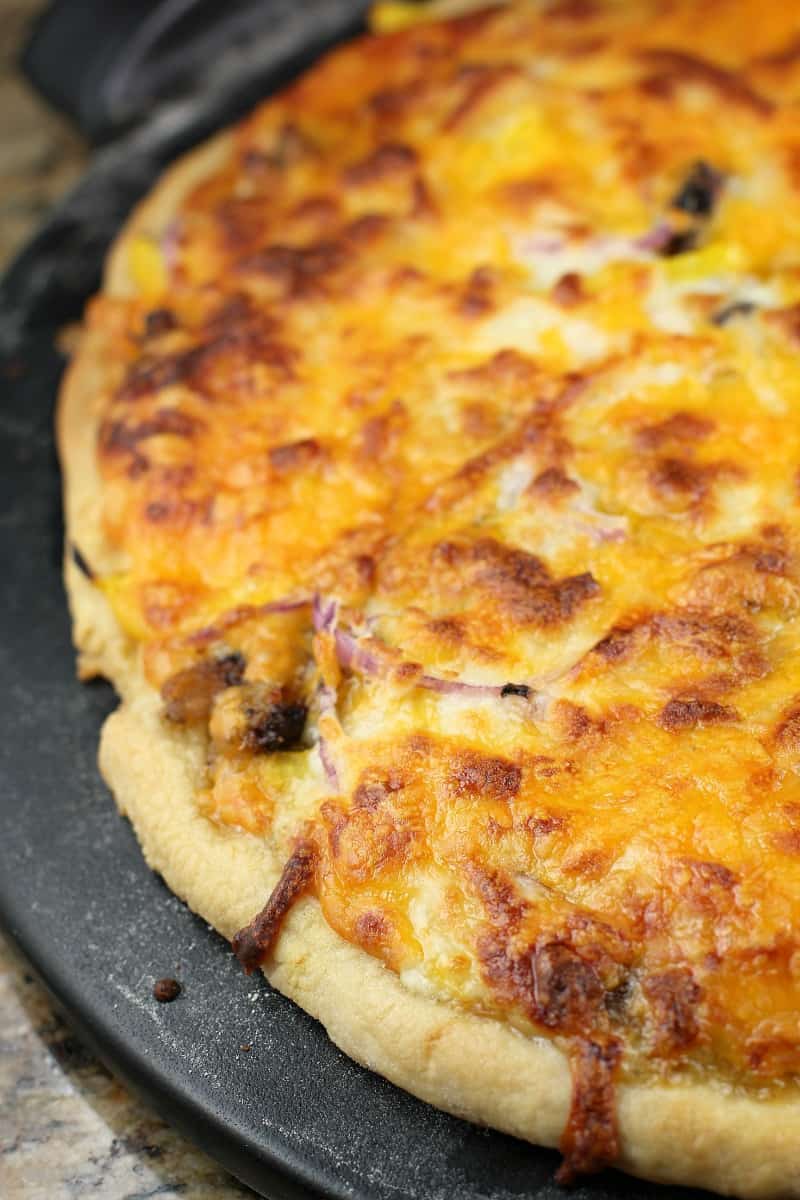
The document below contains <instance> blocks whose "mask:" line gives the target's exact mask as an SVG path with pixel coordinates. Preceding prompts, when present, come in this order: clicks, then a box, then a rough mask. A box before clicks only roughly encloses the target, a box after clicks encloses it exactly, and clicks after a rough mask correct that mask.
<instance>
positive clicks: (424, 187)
mask: <svg viewBox="0 0 800 1200" xmlns="http://www.w3.org/2000/svg"><path fill="white" fill-rule="evenodd" d="M792 8H793V6H792V5H786V4H782V3H779V2H778V0H775V2H774V3H773V2H767V3H760V4H758V5H757V6H756V5H755V4H754V3H749V2H748V0H721V2H720V3H718V4H716V5H715V8H714V19H713V21H711V20H710V19H709V21H708V22H705V23H698V21H697V17H696V6H695V5H694V4H693V3H692V2H691V0H676V2H674V3H671V4H666V3H661V2H659V0H649V2H648V3H645V4H643V5H637V6H627V5H622V4H618V3H616V4H615V3H611V2H601V0H596V2H592V3H582V4H571V3H563V4H555V5H551V6H545V5H543V4H537V3H518V4H514V5H511V6H507V7H503V8H499V9H496V10H493V11H490V12H484V13H481V14H476V15H472V16H467V17H464V18H462V19H457V20H454V21H452V22H449V23H443V24H423V25H419V26H417V25H416V24H414V22H413V21H412V19H411V18H412V13H411V10H410V6H406V5H396V4H392V5H383V6H381V9H380V12H379V19H378V28H379V29H381V30H400V31H399V32H394V33H387V34H386V35H385V39H384V40H380V39H379V40H374V39H373V40H367V41H365V42H362V43H356V44H355V45H354V46H352V47H349V48H346V49H344V50H342V51H340V52H338V53H337V54H335V55H334V56H332V57H331V58H329V59H327V60H326V61H325V62H324V63H323V64H322V65H320V66H319V67H318V68H317V69H316V70H315V71H314V72H312V73H311V75H309V76H308V77H307V78H306V79H304V80H301V81H300V82H299V83H298V84H296V85H295V86H294V87H293V88H291V89H289V90H288V91H287V92H286V93H284V94H283V95H282V96H280V97H279V98H277V99H276V100H273V101H270V102H268V103H267V104H265V105H264V106H262V107H261V108H259V109H257V110H256V112H255V113H254V114H253V115H252V117H250V118H249V119H248V120H247V121H246V122H244V123H243V124H242V125H241V126H240V127H239V129H238V131H237V133H236V137H235V144H234V147H233V149H232V151H231V156H230V161H229V163H228V164H227V166H226V167H224V168H223V169H221V170H220V171H219V172H218V173H217V174H216V175H215V176H214V177H213V178H211V179H209V180H207V181H206V182H204V183H203V184H201V185H200V186H199V187H197V188H196V189H195V190H194V192H193V193H192V194H191V195H190V196H189V197H188V199H187V200H186V202H185V204H184V206H183V207H182V209H181V210H180V212H179V213H178V214H177V215H176V218H175V222H174V224H173V226H172V227H171V230H170V236H169V246H168V247H166V248H162V252H161V255H160V257H159V256H158V255H157V254H156V251H155V250H154V247H153V245H152V244H147V245H143V244H140V243H138V242H137V243H134V244H132V246H131V255H132V263H131V268H132V273H133V277H134V280H135V283H136V288H137V292H136V294H135V295H133V296H132V297H131V298H130V299H128V300H125V301H121V300H113V301H112V300H109V299H100V300H98V301H96V302H95V303H94V305H93V307H92V310H91V314H90V319H91V320H92V321H93V322H96V323H98V324H99V325H101V326H103V327H104V328H106V329H107V330H108V331H109V332H110V334H111V335H112V336H114V337H115V338H116V350H117V364H118V366H117V374H118V378H117V379H116V380H115V388H114V390H113V391H112V392H109V394H108V395H107V396H106V397H105V398H104V410H103V411H104V420H103V428H102V432H101V444H100V459H101V463H102V467H103V471H104V477H105V488H106V491H105V524H106V529H107V532H108V536H109V539H110V540H111V541H112V542H113V543H114V545H115V546H117V547H118V548H119V550H120V552H121V555H122V556H123V561H124V562H125V564H126V566H125V569H124V570H121V571H120V572H118V573H117V574H116V575H114V576H113V577H110V578H108V579H104V580H101V581H100V586H101V587H103V589H104V590H105V592H106V595H107V596H108V597H109V599H110V600H111V603H112V604H113V606H114V608H115V610H116V612H117V615H118V617H119V620H120V622H121V623H122V624H123V625H124V627H125V628H126V629H127V630H128V631H129V632H130V633H131V634H132V635H133V636H134V637H136V638H137V639H139V640H140V641H141V643H142V645H143V650H144V655H145V662H146V666H147V670H148V672H149V675H150V678H151V680H152V681H153V683H154V685H156V686H160V685H161V684H162V683H163V682H164V680H165V679H167V678H168V677H170V676H174V675H175V674H176V672H179V671H180V670H186V669H187V668H188V667H191V665H192V664H194V663H196V662H197V661H198V659H199V658H200V657H201V656H203V655H208V654H219V653H221V652H222V651H225V652H230V651H231V650H236V651H239V652H240V653H241V654H242V655H243V656H244V660H245V664H246V666H245V684H247V685H256V684H263V685H264V686H266V685H269V686H274V687H284V688H288V689H289V690H291V691H292V692H293V693H294V694H295V695H302V696H304V697H305V699H306V702H307V703H308V705H309V707H310V717H309V722H308V725H307V729H306V733H305V741H304V743H303V744H302V745H300V746H299V747H296V748H295V749H294V750H292V752H290V753H274V754H265V753H254V752H253V750H252V749H248V748H247V745H245V744H244V743H242V744H241V745H238V746H237V745H233V744H232V743H229V742H225V743H224V744H223V743H221V742H219V740H218V739H217V740H216V741H215V750H214V757H213V759H212V765H211V767H210V769H209V781H208V788H207V789H206V790H205V791H204V793H203V795H202V797H201V806H202V810H203V811H204V812H205V813H206V814H207V815H208V816H209V819H212V820H216V821H219V822H223V823H227V824H234V825H238V826H240V827H242V828H244V829H247V830H248V831H249V832H250V833H251V834H253V835H254V836H271V837H274V838H276V839H277V840H278V842H279V843H280V844H281V845H286V846H287V847H288V846H289V844H290V842H291V839H292V837H293V836H294V835H295V834H296V833H297V831H298V830H300V829H301V828H306V829H307V828H311V829H312V830H313V837H314V838H315V839H316V845H317V847H318V856H319V858H318V867H317V874H316V878H315V888H316V891H317V894H318V896H319V899H320V902H321V904H322V906H323V910H324V912H325V915H326V917H327V919H328V920H329V921H330V923H331V924H332V925H333V927H334V928H335V929H336V930H338V931H339V933H340V934H341V935H342V936H343V937H345V938H348V939H351V940H353V941H355V942H357V943H358V944H360V945H362V946H363V947H364V948H365V949H366V950H367V951H369V952H370V953H372V954H376V955H378V956H380V957H382V958H383V960H384V961H385V962H386V963H387V965H388V966H390V967H391V968H392V969H394V970H396V971H398V972H400V974H401V977H402V979H403V980H404V981H405V982H406V983H407V984H408V986H409V987H410V988H414V989H416V990H421V991H424V992H426V993H431V994H435V995H438V996H441V997H446V998H449V999H450V1000H452V1002H453V1003H457V1004H461V1005H464V1006H467V1007H469V1008H472V1009H475V1010H477V1011H480V1012H484V1013H491V1014H493V1015H494V1016H496V1017H498V1018H499V1019H502V1020H508V1021H510V1022H512V1023H514V1024H515V1025H516V1026H517V1027H518V1028H520V1029H522V1030H523V1031H525V1032H528V1033H541V1032H542V1031H549V1032H550V1033H551V1034H554V1035H556V1036H562V1037H564V1038H567V1039H574V1038H576V1037H584V1038H599V1039H601V1040H604V1044H606V1045H610V1044H612V1043H613V1044H614V1045H617V1046H620V1047H622V1048H623V1050H624V1061H623V1064H622V1067H621V1070H622V1071H623V1072H630V1073H633V1074H641V1073H643V1072H644V1073H647V1072H655V1071H663V1070H665V1069H667V1065H669V1064H671V1065H672V1066H673V1067H674V1066H675V1065H676V1064H681V1065H683V1066H686V1065H688V1066H691V1065H694V1066H700V1065H702V1066H704V1067H712V1068H713V1069H714V1070H715V1071H716V1072H717V1073H718V1074H722V1075H726V1076H727V1077H729V1078H731V1079H735V1080H737V1081H738V1082H739V1084H740V1085H741V1086H750V1085H754V1086H758V1087H763V1086H764V1084H765V1083H773V1082H776V1081H779V1080H784V1079H786V1078H790V1077H792V1076H794V1075H796V1074H797V1072H798V1071H799V1070H800V1031H798V1028H797V1017H796V1013H797V1012H798V1011H800V968H799V967H798V963H800V954H799V953H798V940H797V939H798V935H797V930H798V929H799V928H800V715H798V714H799V713H800V669H799V668H798V665H797V664H798V662H799V661H800V659H799V658H798V653H797V652H798V647H799V646H800V509H798V504H799V503H800V493H799V492H798V477H799V473H800V425H799V424H798V421H797V420H796V419H795V418H796V417H797V415H798V412H800V370H799V369H798V345H800V317H798V312H797V309H796V308H792V304H794V303H796V301H797V298H798V294H800V261H798V250H797V247H798V246H800V216H798V214H800V136H798V132H797V127H796V113H797V107H796V106H797V103H798V101H800V55H798V54H797V53H796V52H795V53H794V54H793V55H792V54H790V53H789V52H788V51H787V47H791V46H793V45H796V41H794V40H793V39H796V34H797V26H796V17H795V15H793V12H792ZM756 16H757V20H756V19H755V18H756ZM406 26H409V27H408V28H406ZM702 39H705V44H704V43H703V42H702ZM698 161H702V162H703V163H706V164H708V166H709V167H711V169H712V171H713V172H714V178H715V179H716V184H715V192H714V195H713V196H712V197H711V199H708V198H706V201H698V202H697V204H699V205H700V207H701V208H703V205H704V204H705V206H706V208H707V210H708V211H705V210H704V211H702V212H700V213H699V214H698V213H697V212H696V211H695V212H688V213H687V212H686V211H685V209H686V204H684V206H683V209H681V208H680V206H678V205H676V203H675V201H676V197H677V196H678V195H679V194H680V191H681V189H682V188H683V187H686V186H688V184H687V181H688V180H690V179H691V172H692V170H693V169H694V165H695V164H696V163H697V162H698ZM688 206H689V208H691V207H692V202H689V205H688ZM665 227H666V228H667V233H668V234H669V235H670V236H672V235H674V236H675V237H678V238H680V237H684V238H685V241H684V243H683V244H678V243H676V244H675V245H674V246H673V247H672V249H673V250H675V252H674V253H671V254H669V255H668V256H667V255H665V254H664V249H665V239H664V237H663V236H661V234H663V232H664V228H665ZM659 230H660V231H661V234H659V232H658V231H659ZM654 231H655V233H654ZM737 306H738V307H737ZM154 310H155V311H154ZM313 594H317V595H318V596H319V597H322V598H323V599H324V601H325V603H328V602H329V601H330V600H332V599H335V600H336V602H337V605H338V608H337V614H336V622H337V628H336V630H333V629H330V628H327V629H326V628H322V629H319V630H318V631H317V637H316V638H313V639H312V631H311V610H310V607H307V608H305V609H302V608H299V609H297V610H293V611H292V613H291V615H286V614H285V613H282V612H276V611H275V610H274V607H273V608H270V607H267V608H266V609H263V608H259V606H264V605H267V606H269V605H273V606H274V605H276V604H277V605H280V602H281V601H283V600H285V598H287V597H288V598H289V599H290V600H295V601H297V602H298V603H299V602H301V601H303V600H304V599H310V597H311V596H312V595H313ZM506 683H513V684H514V685H515V690H512V691H511V693H510V694H508V692H507V694H505V695H504V694H501V688H502V686H503V685H504V684H506ZM321 684H324V687H323V688H322V690H320V686H321ZM464 685H471V686H464ZM525 689H528V692H527V694H521V693H524V692H525ZM221 703H222V701H221V700H220V699H219V698H218V699H217V704H221ZM222 724H223V722H222V717H221V716H219V717H218V718H217V725H215V724H214V720H213V718H212V732H213V730H214V729H215V728H217V726H219V727H222ZM215 737H216V735H215ZM287 853H288V849H287ZM565 963H566V966H565ZM548 980H549V981H550V983H548ZM576 981H577V982H576ZM548 996H550V997H551V998H550V1000H548V999H547V997H548ZM553 996H561V1000H560V1001H558V1002H557V1001H556V1000H555V999H553V998H552V997H553Z"/></svg>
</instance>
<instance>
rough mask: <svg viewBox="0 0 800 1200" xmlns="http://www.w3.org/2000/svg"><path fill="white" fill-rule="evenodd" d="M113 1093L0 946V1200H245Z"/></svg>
mask: <svg viewBox="0 0 800 1200" xmlns="http://www.w3.org/2000/svg"><path fill="white" fill-rule="evenodd" d="M252 1194H253V1193H252V1192H250V1191H248V1190H247V1189H246V1188H244V1187H241V1186H240V1185H239V1184H237V1183H236V1181H235V1180H233V1179H232V1178H231V1177H230V1176H229V1175H227V1174H226V1173H225V1172H224V1171H222V1170H221V1169H220V1168H219V1167H217V1166H216V1165H215V1164H214V1163H212V1162H211V1161H210V1160H209V1159H208V1158H206V1157H205V1155H203V1154H201V1153H200V1152H199V1151H198V1150H196V1149H195V1148H194V1147H192V1146H191V1145H190V1144H189V1143H187V1142H186V1141H184V1139H183V1138H181V1137H180V1136H179V1135H178V1134H177V1133H174V1132H173V1131H172V1130H171V1129H170V1128H169V1127H168V1126H166V1125H164V1123H163V1122H162V1121H160V1120H159V1119H158V1118H157V1117H155V1116H153V1115H152V1114H151V1113H149V1112H148V1111H147V1109H145V1108H144V1107H143V1106H142V1105H141V1104H139V1103H138V1101H136V1100H134V1099H133V1098H132V1097H131V1096H130V1095H129V1093H128V1092H127V1091H126V1090H125V1089H124V1088H123V1087H122V1086H121V1085H120V1084H118V1083H117V1082H116V1081H115V1080H114V1079H113V1078H112V1076H111V1075H109V1073H108V1072H107V1071H106V1070H105V1069H104V1068H103V1067H102V1066H101V1065H100V1064H99V1063H98V1062H97V1061H96V1059H94V1058H93V1056H92V1055H91V1054H90V1053H89V1052H88V1051H87V1050H86V1049H85V1048H84V1047H83V1045H82V1044H81V1043H80V1042H79V1041H78V1039H77V1038H76V1037H75V1035H74V1034H73V1033H71V1032H70V1030H69V1028H68V1027H67V1026H66V1025H65V1024H64V1022H63V1021H62V1020H61V1018H60V1017H59V1016H57V1015H56V1013H54V1011H53V1009H52V1007H51V1006H50V1004H49V1002H48V1000H47V997H46V996H45V993H44V991H43V990H42V988H41V987H40V986H39V985H38V983H36V981H35V980H34V979H33V978H32V976H31V974H30V972H29V971H28V970H27V969H26V967H25V964H24V963H23V962H22V960H21V959H20V958H19V957H18V955H16V954H15V953H14V952H13V951H12V950H11V949H10V947H9V946H8V943H6V942H5V941H3V940H0V1196H2V1197H3V1200H82V1198H83V1197H86V1196H93V1197H97V1198H98V1200H145V1197H149V1196H159V1197H164V1200H173V1198H175V1200H177V1198H178V1197H182V1198H183V1200H195V1198H196V1200H206V1198H209V1200H210V1198H211V1197H214V1200H233V1197H240V1198H241V1197H245V1196H252Z"/></svg>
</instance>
